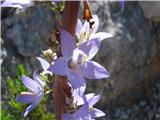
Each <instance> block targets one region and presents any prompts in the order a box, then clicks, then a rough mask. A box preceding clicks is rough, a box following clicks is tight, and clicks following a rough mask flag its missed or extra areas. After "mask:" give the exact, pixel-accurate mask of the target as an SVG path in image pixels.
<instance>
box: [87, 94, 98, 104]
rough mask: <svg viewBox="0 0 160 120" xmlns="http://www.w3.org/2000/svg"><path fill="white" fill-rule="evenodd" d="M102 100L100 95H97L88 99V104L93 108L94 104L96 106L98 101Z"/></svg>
mask: <svg viewBox="0 0 160 120" xmlns="http://www.w3.org/2000/svg"><path fill="white" fill-rule="evenodd" d="M99 100H100V95H96V96H92V98H91V96H90V99H88V100H87V101H88V103H89V106H93V105H94V104H96V103H97V102H98V101H99Z"/></svg>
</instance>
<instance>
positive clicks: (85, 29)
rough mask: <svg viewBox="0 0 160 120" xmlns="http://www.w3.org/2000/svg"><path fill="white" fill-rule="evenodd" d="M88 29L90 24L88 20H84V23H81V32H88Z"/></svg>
mask: <svg viewBox="0 0 160 120" xmlns="http://www.w3.org/2000/svg"><path fill="white" fill-rule="evenodd" d="M89 29H90V25H89V22H88V21H85V23H84V24H83V26H82V29H81V32H82V33H83V32H89Z"/></svg>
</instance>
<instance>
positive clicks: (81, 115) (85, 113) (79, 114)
mask: <svg viewBox="0 0 160 120" xmlns="http://www.w3.org/2000/svg"><path fill="white" fill-rule="evenodd" d="M99 99H100V96H99V95H98V96H94V95H93V94H90V95H89V96H88V98H87V97H86V96H83V100H84V105H83V106H82V107H80V109H79V110H77V111H76V112H75V113H74V114H68V113H63V114H62V119H63V120H94V119H95V118H97V117H102V116H105V113H104V112H102V111H101V110H99V109H97V108H94V107H93V105H94V104H96V103H97V102H98V101H99Z"/></svg>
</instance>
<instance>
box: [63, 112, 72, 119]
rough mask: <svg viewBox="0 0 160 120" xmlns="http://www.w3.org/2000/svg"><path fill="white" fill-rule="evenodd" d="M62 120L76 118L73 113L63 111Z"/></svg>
mask: <svg viewBox="0 0 160 120" xmlns="http://www.w3.org/2000/svg"><path fill="white" fill-rule="evenodd" d="M62 120H75V119H74V117H73V115H71V114H67V113H63V114H62Z"/></svg>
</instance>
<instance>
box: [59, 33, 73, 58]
mask: <svg viewBox="0 0 160 120" xmlns="http://www.w3.org/2000/svg"><path fill="white" fill-rule="evenodd" d="M75 48H76V41H75V40H74V38H73V36H72V35H71V34H69V33H68V32H67V31H64V30H62V32H61V52H62V55H63V56H64V57H71V56H72V53H73V50H74V49H75Z"/></svg>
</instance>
